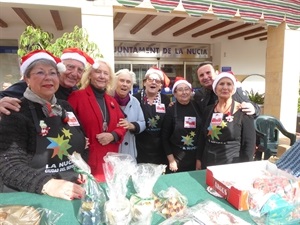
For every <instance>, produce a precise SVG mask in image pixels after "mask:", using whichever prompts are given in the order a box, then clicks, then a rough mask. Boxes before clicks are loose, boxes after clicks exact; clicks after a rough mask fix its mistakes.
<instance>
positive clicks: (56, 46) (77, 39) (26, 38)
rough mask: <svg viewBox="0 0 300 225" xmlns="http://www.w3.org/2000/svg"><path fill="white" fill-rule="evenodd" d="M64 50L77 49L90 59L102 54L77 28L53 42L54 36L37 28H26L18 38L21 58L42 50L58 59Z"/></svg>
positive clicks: (82, 31)
mask: <svg viewBox="0 0 300 225" xmlns="http://www.w3.org/2000/svg"><path fill="white" fill-rule="evenodd" d="M65 48H79V49H81V50H82V51H84V52H86V53H87V54H89V55H90V56H91V57H92V58H101V57H102V54H101V53H100V50H99V48H98V46H97V45H96V44H95V43H94V42H91V41H89V36H88V34H87V32H86V30H85V29H83V28H80V27H78V26H75V27H74V30H73V31H72V32H66V33H64V34H63V35H62V36H61V37H59V38H57V39H56V40H54V35H53V34H52V33H50V32H47V31H44V30H42V29H41V28H39V27H37V28H36V27H33V26H27V27H26V29H25V31H24V32H23V33H22V34H21V36H20V41H19V49H18V56H19V57H22V56H24V55H26V54H27V53H28V52H30V51H33V50H38V49H44V50H47V51H49V52H51V53H52V54H54V55H56V56H58V57H60V56H61V54H62V51H63V50H64V49H65Z"/></svg>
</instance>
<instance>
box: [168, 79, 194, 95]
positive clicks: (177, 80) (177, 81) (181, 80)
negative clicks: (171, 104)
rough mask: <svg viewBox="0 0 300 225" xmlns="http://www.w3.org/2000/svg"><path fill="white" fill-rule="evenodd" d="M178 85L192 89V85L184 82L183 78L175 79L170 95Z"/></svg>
mask: <svg viewBox="0 0 300 225" xmlns="http://www.w3.org/2000/svg"><path fill="white" fill-rule="evenodd" d="M179 84H186V85H187V86H188V87H189V88H190V89H192V85H191V84H190V83H189V82H188V81H187V80H185V79H184V78H183V77H176V78H175V83H174V85H173V88H172V93H173V94H174V92H175V89H176V87H177V86H178V85H179Z"/></svg>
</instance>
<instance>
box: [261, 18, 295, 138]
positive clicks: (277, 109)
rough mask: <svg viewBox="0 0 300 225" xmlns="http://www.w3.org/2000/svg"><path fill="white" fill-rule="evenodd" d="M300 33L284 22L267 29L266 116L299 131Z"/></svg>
mask: <svg viewBox="0 0 300 225" xmlns="http://www.w3.org/2000/svg"><path fill="white" fill-rule="evenodd" d="M299 62H300V30H290V29H289V28H288V27H287V26H286V24H285V22H284V23H282V24H281V25H279V26H278V27H271V26H269V27H268V40H267V51H266V72H265V75H266V94H265V103H264V114H266V115H272V116H275V117H277V118H278V119H279V120H280V121H281V122H282V124H283V125H284V127H285V128H286V129H287V130H288V131H289V132H293V133H294V132H296V125H297V124H296V123H297V108H298V96H299V76H300V64H299Z"/></svg>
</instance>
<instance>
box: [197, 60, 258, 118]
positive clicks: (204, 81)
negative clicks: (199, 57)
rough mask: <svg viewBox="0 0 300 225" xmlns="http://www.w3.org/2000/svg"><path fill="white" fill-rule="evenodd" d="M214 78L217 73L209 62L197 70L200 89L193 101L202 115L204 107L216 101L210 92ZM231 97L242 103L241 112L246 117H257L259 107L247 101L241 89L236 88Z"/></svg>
mask: <svg viewBox="0 0 300 225" xmlns="http://www.w3.org/2000/svg"><path fill="white" fill-rule="evenodd" d="M216 76H217V73H216V71H215V69H214V67H213V66H212V64H211V63H210V62H204V63H201V64H200V65H199V66H198V68H197V77H198V80H199V82H200V84H201V88H200V89H199V90H197V91H196V92H195V95H194V99H195V101H196V102H197V104H198V106H199V108H200V112H201V113H203V110H204V108H205V107H206V106H209V105H212V104H215V103H216V101H217V99H218V98H217V96H216V94H215V93H214V92H213V90H212V84H213V82H214V80H215V78H216ZM232 97H233V99H234V100H235V101H237V102H240V103H242V104H241V107H242V111H243V112H245V113H246V114H247V115H254V116H259V114H260V108H259V106H258V105H257V104H255V103H253V102H251V101H250V100H249V98H248V95H247V93H246V92H245V91H243V90H242V88H241V87H237V90H236V93H235V94H234V95H233V96H232Z"/></svg>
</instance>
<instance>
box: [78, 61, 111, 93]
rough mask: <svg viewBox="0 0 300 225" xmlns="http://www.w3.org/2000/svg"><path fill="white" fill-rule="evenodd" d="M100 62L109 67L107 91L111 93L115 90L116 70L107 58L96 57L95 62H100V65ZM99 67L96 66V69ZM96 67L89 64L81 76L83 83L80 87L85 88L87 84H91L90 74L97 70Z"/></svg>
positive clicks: (81, 82)
mask: <svg viewBox="0 0 300 225" xmlns="http://www.w3.org/2000/svg"><path fill="white" fill-rule="evenodd" d="M100 63H104V64H105V65H106V66H107V67H108V70H109V81H108V84H107V87H106V92H107V93H109V94H111V93H112V92H113V86H114V81H115V74H114V70H113V69H112V67H111V65H110V64H109V63H108V62H107V61H106V60H105V59H103V58H101V59H96V60H95V64H98V65H99V66H100ZM95 64H94V65H95ZM99 66H98V68H99ZM98 68H96V69H98ZM96 69H95V68H94V67H93V66H92V65H89V66H88V68H87V70H86V71H85V72H84V74H83V75H82V78H81V81H80V84H81V87H80V89H84V88H86V87H87V86H89V85H90V79H89V76H90V74H91V72H92V71H93V70H96Z"/></svg>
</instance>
